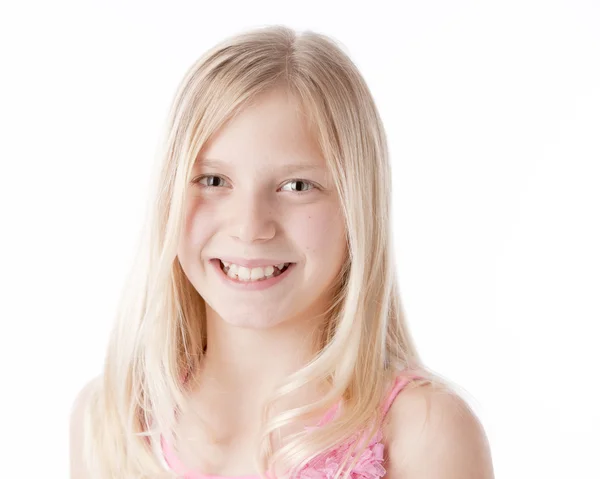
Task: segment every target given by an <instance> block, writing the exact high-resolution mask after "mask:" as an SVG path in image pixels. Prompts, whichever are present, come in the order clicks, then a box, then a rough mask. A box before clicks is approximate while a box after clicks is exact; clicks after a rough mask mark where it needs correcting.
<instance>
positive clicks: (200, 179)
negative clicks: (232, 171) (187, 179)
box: [192, 175, 223, 190]
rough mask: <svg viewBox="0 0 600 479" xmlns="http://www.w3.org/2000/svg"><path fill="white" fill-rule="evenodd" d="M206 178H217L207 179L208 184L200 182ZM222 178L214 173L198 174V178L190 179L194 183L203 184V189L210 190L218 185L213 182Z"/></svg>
mask: <svg viewBox="0 0 600 479" xmlns="http://www.w3.org/2000/svg"><path fill="white" fill-rule="evenodd" d="M207 178H211V179H212V178H217V180H212V181H209V182H208V183H209V184H208V185H204V184H202V183H200V182H201V181H202V180H204V179H207ZM222 179H223V178H221V177H220V176H216V175H202V176H199V177H198V178H196V179H194V180H192V183H194V184H202V186H204V189H206V190H212V189H214V188H218V186H215V185H214V183H216V182H217V181H218V180H222Z"/></svg>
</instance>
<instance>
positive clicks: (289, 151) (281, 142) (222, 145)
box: [196, 90, 325, 170]
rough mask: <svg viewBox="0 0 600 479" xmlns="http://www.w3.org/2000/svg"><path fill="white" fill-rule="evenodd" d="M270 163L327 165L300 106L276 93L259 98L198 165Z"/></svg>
mask: <svg viewBox="0 0 600 479" xmlns="http://www.w3.org/2000/svg"><path fill="white" fill-rule="evenodd" d="M217 162H220V163H235V164H238V162H241V163H268V164H270V165H272V166H275V165H277V166H281V168H282V169H284V170H285V169H286V168H290V167H291V165H298V164H300V165H305V166H306V167H308V166H309V165H313V166H314V165H321V166H325V161H324V159H323V158H322V154H321V151H320V148H319V145H318V142H317V140H316V138H315V135H314V134H313V133H312V131H311V128H310V125H309V124H308V122H307V119H306V116H305V115H304V113H303V112H302V110H301V105H300V104H299V102H298V101H297V100H296V99H295V98H294V97H293V96H292V95H289V94H287V93H286V92H282V91H280V90H275V91H272V92H269V93H266V94H263V95H261V96H259V97H258V98H257V99H256V100H255V101H254V102H253V103H252V104H250V105H248V106H247V107H245V108H244V109H243V110H241V111H240V112H239V113H238V114H237V115H235V116H234V117H233V118H232V119H231V120H229V122H227V123H226V124H225V125H223V127H221V128H220V129H219V130H218V131H217V132H216V133H215V134H214V135H213V136H212V137H211V138H210V140H209V141H208V142H207V143H206V144H205V145H204V147H203V148H202V150H201V152H200V154H199V155H198V158H197V160H196V164H197V165H198V166H200V165H204V166H216V164H217Z"/></svg>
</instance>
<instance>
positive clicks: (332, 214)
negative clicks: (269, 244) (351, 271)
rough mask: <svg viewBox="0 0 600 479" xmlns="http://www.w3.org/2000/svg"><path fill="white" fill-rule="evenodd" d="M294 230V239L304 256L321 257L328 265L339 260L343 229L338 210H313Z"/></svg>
mask: <svg viewBox="0 0 600 479" xmlns="http://www.w3.org/2000/svg"><path fill="white" fill-rule="evenodd" d="M295 228H297V231H296V232H295V233H296V234H295V237H296V238H298V241H299V246H300V247H301V248H302V249H303V250H304V253H305V254H307V255H316V256H319V257H323V258H324V260H326V261H327V262H328V263H331V262H335V261H338V260H339V257H340V255H341V254H342V253H343V251H344V242H345V228H344V221H343V217H342V216H341V213H339V211H338V210H336V209H333V208H328V209H325V210H323V209H321V210H315V211H313V212H311V213H308V214H306V215H305V216H304V218H303V219H302V220H301V221H298V223H297V226H296V227H295Z"/></svg>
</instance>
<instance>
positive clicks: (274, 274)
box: [215, 258, 295, 282]
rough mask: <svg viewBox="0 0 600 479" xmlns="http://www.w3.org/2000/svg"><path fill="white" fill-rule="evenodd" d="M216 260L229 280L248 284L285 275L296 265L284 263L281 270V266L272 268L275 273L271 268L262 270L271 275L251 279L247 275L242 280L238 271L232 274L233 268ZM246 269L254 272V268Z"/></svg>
mask: <svg viewBox="0 0 600 479" xmlns="http://www.w3.org/2000/svg"><path fill="white" fill-rule="evenodd" d="M215 259H216V260H217V261H218V262H219V266H220V268H221V271H223V272H224V273H225V274H226V275H227V276H228V277H229V278H232V279H237V280H239V281H247V282H255V281H264V280H266V279H269V278H276V277H277V276H279V275H281V274H283V273H285V272H286V271H287V269H288V268H289V267H290V266H291V265H293V264H295V263H282V264H283V267H282V268H281V269H280V268H279V266H272V268H273V271H270V268H269V267H267V268H262V270H263V272H265V273H267V272H269V274H265V275H264V276H263V277H262V278H256V279H250V277H247V276H245V275H244V276H243V277H242V278H240V277H239V276H238V275H237V271H235V273H231V274H230V273H229V271H230V269H231V266H225V264H224V263H223V261H221V260H220V259H219V258H215ZM236 267H237V266H236ZM246 269H247V270H250V271H252V268H246Z"/></svg>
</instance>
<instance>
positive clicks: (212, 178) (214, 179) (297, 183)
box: [192, 175, 316, 194]
mask: <svg viewBox="0 0 600 479" xmlns="http://www.w3.org/2000/svg"><path fill="white" fill-rule="evenodd" d="M204 180H209V181H207V182H206V183H207V184H204V183H203V181H204ZM219 180H222V181H225V180H223V178H222V177H220V176H217V175H202V176H199V177H198V178H195V179H194V180H192V183H194V184H200V185H202V187H203V189H205V190H213V189H217V188H219V186H216V184H217V183H218V182H219ZM286 185H293V186H294V187H295V188H299V190H300V191H298V190H294V189H292V190H291V191H292V192H295V193H299V194H303V193H308V192H309V191H311V190H313V189H314V188H316V185H315V184H314V183H313V182H311V181H306V180H300V179H296V178H295V179H292V180H289V181H288V182H287V183H285V184H284V186H286ZM301 185H306V188H302V186H301ZM282 188H283V187H282ZM288 191H290V190H288Z"/></svg>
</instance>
